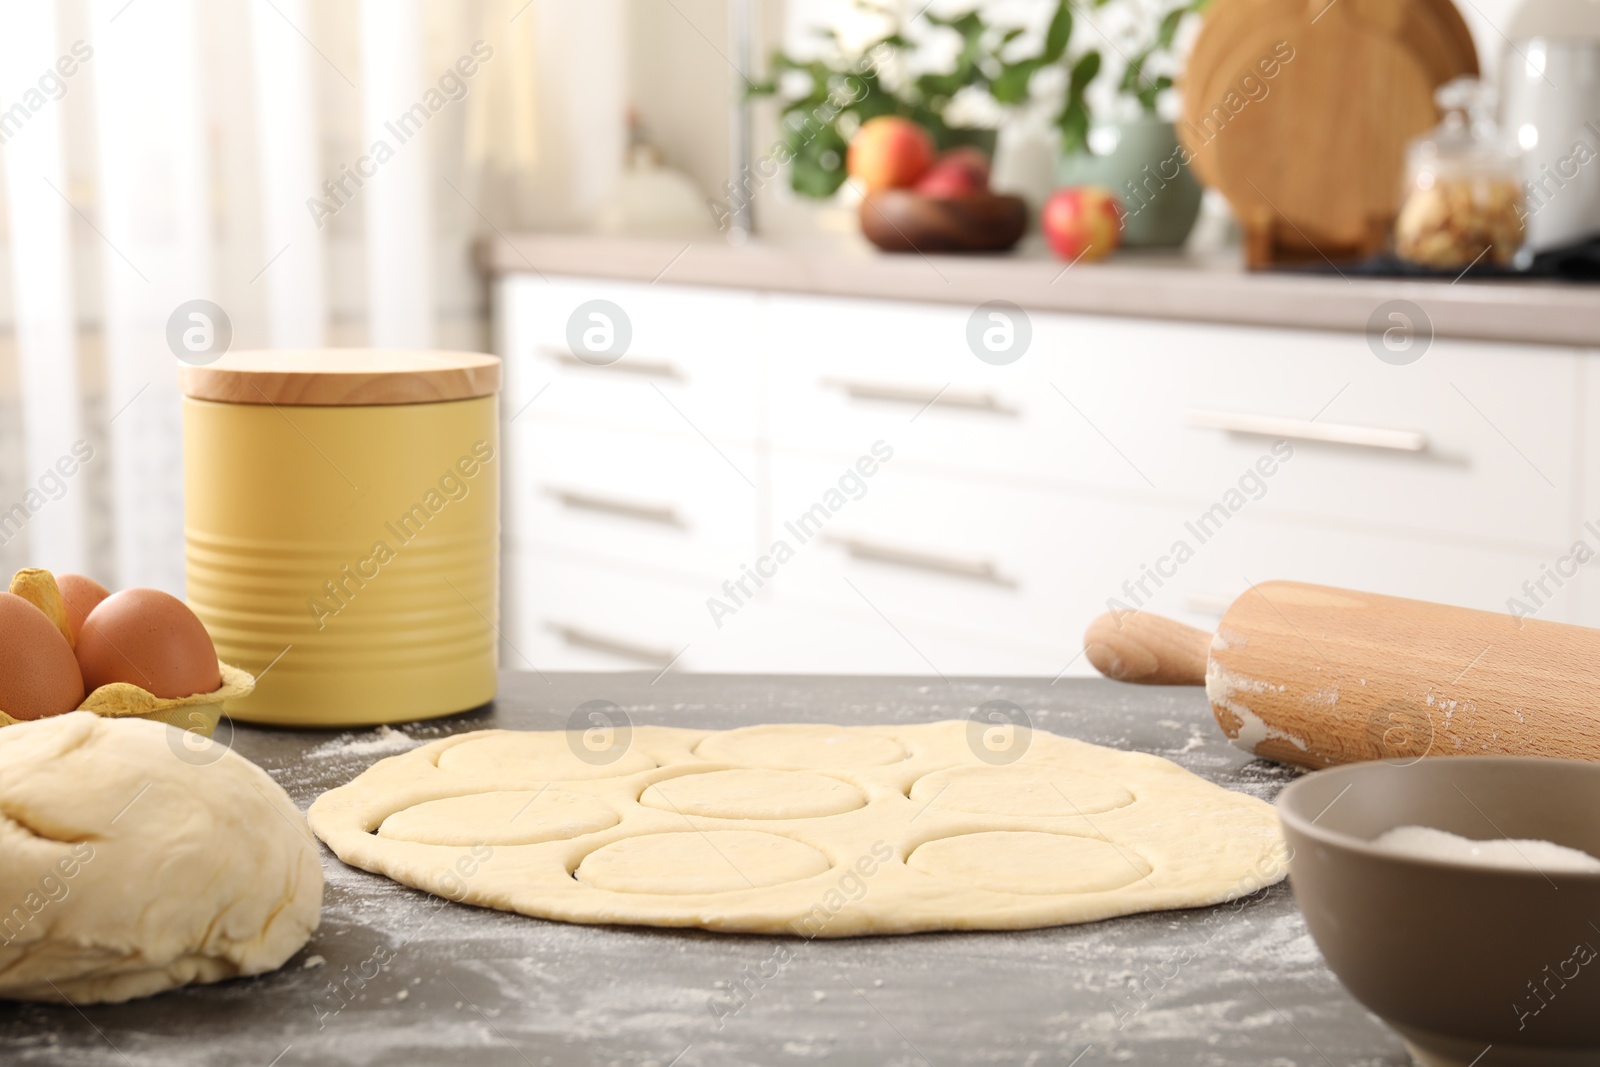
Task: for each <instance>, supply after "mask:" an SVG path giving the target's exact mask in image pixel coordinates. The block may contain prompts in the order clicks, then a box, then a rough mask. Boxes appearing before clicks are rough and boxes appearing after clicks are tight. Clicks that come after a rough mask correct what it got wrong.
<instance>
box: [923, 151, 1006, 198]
mask: <svg viewBox="0 0 1600 1067" xmlns="http://www.w3.org/2000/svg"><path fill="white" fill-rule="evenodd" d="M913 188H915V190H916V191H917V192H919V193H921V194H922V195H923V196H936V197H947V196H971V195H972V194H973V193H981V192H985V191H987V190H988V188H989V158H988V157H987V156H985V155H984V154H983V153H982V152H980V151H978V150H977V149H976V148H967V147H963V148H957V149H954V150H952V151H949V152H946V153H945V154H944V155H942V156H940V157H939V158H938V159H937V160H935V161H934V164H933V166H932V167H931V168H929V170H928V173H926V174H924V175H923V176H922V180H921V181H919V182H917V184H916V185H915V186H914V187H913Z"/></svg>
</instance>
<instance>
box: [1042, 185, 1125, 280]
mask: <svg viewBox="0 0 1600 1067" xmlns="http://www.w3.org/2000/svg"><path fill="white" fill-rule="evenodd" d="M1039 227H1040V229H1042V230H1044V236H1045V239H1046V240H1047V241H1049V242H1050V247H1051V248H1052V249H1053V250H1054V251H1055V254H1056V255H1058V256H1060V257H1061V258H1062V259H1065V260H1067V261H1068V262H1076V261H1077V260H1079V259H1083V260H1087V261H1089V262H1091V263H1092V262H1094V261H1095V260H1097V259H1104V258H1106V257H1107V256H1109V255H1110V254H1111V253H1112V252H1114V251H1116V249H1117V247H1118V246H1119V245H1121V244H1122V204H1121V202H1120V201H1118V200H1117V198H1116V197H1115V196H1114V195H1113V194H1112V192H1111V190H1109V189H1103V188H1101V187H1100V186H1098V185H1079V186H1074V187H1073V188H1070V189H1057V190H1056V191H1055V193H1053V194H1052V195H1051V197H1050V199H1049V200H1046V201H1045V203H1044V209H1043V210H1042V211H1040V213H1039Z"/></svg>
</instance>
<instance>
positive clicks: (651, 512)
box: [545, 487, 688, 530]
mask: <svg viewBox="0 0 1600 1067" xmlns="http://www.w3.org/2000/svg"><path fill="white" fill-rule="evenodd" d="M545 492H546V493H548V494H549V495H550V496H553V497H555V498H556V499H557V500H559V501H560V502H561V506H562V507H564V508H570V509H571V510H573V511H592V512H595V513H597V514H601V515H614V516H616V517H618V518H623V519H635V520H637V521H639V522H650V523H655V524H657V525H660V526H672V527H676V528H677V529H680V530H682V529H685V528H686V527H687V525H688V524H687V523H685V522H684V521H683V519H682V518H681V517H680V516H679V515H678V512H677V510H676V509H675V508H674V507H673V506H672V505H671V504H639V503H635V502H633V501H631V500H618V499H616V498H615V497H604V496H596V495H595V494H593V493H585V492H582V491H581V490H577V489H556V488H553V487H546V488H545Z"/></svg>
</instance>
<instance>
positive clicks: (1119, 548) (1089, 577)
mask: <svg viewBox="0 0 1600 1067" xmlns="http://www.w3.org/2000/svg"><path fill="white" fill-rule="evenodd" d="M898 463H900V458H899V456H898V454H897V455H896V456H895V458H894V459H892V460H890V461H889V462H888V463H886V464H884V465H883V466H882V467H881V469H880V470H879V471H878V472H877V473H876V474H875V475H874V476H873V477H872V478H870V479H866V480H865V489H864V490H862V491H861V494H860V498H859V499H850V494H849V493H848V492H846V493H844V494H842V495H841V496H840V497H835V498H834V499H835V502H838V501H839V500H840V499H842V501H843V502H842V506H840V507H839V508H838V509H837V510H836V511H835V512H833V513H832V514H831V515H830V514H827V500H828V495H829V492H830V491H831V490H835V489H837V488H838V487H839V480H840V478H841V476H842V468H841V466H840V465H839V464H837V463H830V462H828V461H822V460H813V459H804V458H797V457H792V456H781V455H780V456H775V457H774V458H773V466H772V471H773V484H774V489H773V503H774V507H773V514H774V521H775V526H774V537H775V538H781V539H783V540H784V541H785V542H786V543H787V544H789V545H790V546H792V547H793V549H794V558H793V559H792V560H791V561H790V562H788V563H786V564H785V565H784V566H783V567H782V568H781V570H780V571H779V573H778V574H777V577H776V578H775V579H774V585H775V587H776V590H777V601H778V603H780V604H792V605H796V606H811V607H813V608H822V607H826V608H829V609H833V610H840V609H849V610H852V611H861V610H866V611H868V612H870V613H872V614H874V615H876V614H877V613H879V612H881V613H882V615H883V617H884V618H886V619H887V620H888V621H889V622H891V623H892V624H894V625H896V626H902V625H913V626H915V625H922V626H932V627H944V628H946V629H949V630H953V631H962V632H967V633H972V634H975V635H985V636H987V637H990V638H993V639H997V640H1002V641H1005V642H1007V643H1008V644H1011V645H1013V646H1015V647H1017V648H1019V649H1030V650H1034V651H1037V652H1042V653H1046V654H1048V658H1050V659H1052V660H1059V662H1057V663H1055V666H1054V667H1053V668H1051V670H1050V673H1051V674H1054V673H1055V671H1057V670H1059V669H1060V668H1061V667H1062V666H1064V665H1065V664H1066V663H1067V661H1068V660H1069V659H1070V658H1071V657H1072V656H1074V655H1076V654H1077V652H1078V650H1079V648H1080V647H1081V644H1080V638H1081V637H1082V635H1083V629H1084V626H1085V625H1086V624H1087V622H1088V621H1089V619H1090V618H1092V617H1093V616H1094V615H1095V614H1097V613H1098V612H1099V611H1101V610H1104V608H1103V607H1101V606H1100V605H1103V603H1104V600H1105V598H1106V597H1107V596H1108V595H1109V594H1110V592H1111V591H1112V590H1113V589H1115V587H1116V584H1117V582H1120V580H1121V576H1122V575H1123V574H1125V573H1133V574H1137V573H1138V566H1139V562H1140V560H1139V557H1138V552H1140V551H1144V549H1143V548H1142V547H1138V546H1140V538H1139V536H1138V535H1140V534H1145V533H1148V531H1149V530H1151V529H1158V528H1160V526H1161V525H1163V523H1162V521H1161V520H1163V519H1164V518H1165V516H1166V514H1167V511H1166V510H1165V509H1163V508H1162V507H1160V506H1158V505H1156V504H1138V503H1128V502H1123V503H1116V504H1113V503H1108V502H1106V501H1101V500H1095V499H1084V498H1078V497H1073V496H1070V495H1068V494H1066V493H1062V492H1058V491H1055V490H1046V489H1029V488H1019V487H1013V486H1006V485H997V484H993V483H984V482H977V481H968V480H965V479H959V478H954V477H947V476H941V475H935V474H929V473H927V472H925V471H922V470H917V469H913V468H910V467H897V466H896V464H898ZM819 508H820V509H821V510H818V509H819ZM1111 575H1115V576H1117V578H1116V581H1111V580H1110V579H1109V576H1111ZM1063 653H1064V655H1063Z"/></svg>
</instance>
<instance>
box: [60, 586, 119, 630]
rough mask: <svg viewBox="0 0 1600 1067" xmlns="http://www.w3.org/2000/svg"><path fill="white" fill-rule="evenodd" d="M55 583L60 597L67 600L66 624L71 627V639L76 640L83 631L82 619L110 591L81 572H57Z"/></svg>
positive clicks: (109, 593) (108, 594)
mask: <svg viewBox="0 0 1600 1067" xmlns="http://www.w3.org/2000/svg"><path fill="white" fill-rule="evenodd" d="M56 585H57V586H58V587H60V589H61V599H62V600H65V601H66V602H67V625H68V626H71V627H72V639H73V640H74V641H76V640H77V639H78V635H79V634H80V633H82V632H83V620H84V619H86V618H88V616H89V612H91V611H93V610H94V609H95V608H97V607H99V606H100V601H102V600H104V599H105V598H106V597H108V596H110V595H111V591H110V590H108V589H107V588H106V587H105V586H103V585H101V584H100V583H99V582H97V581H95V580H94V579H93V578H85V577H84V576H83V575H81V574H58V575H56Z"/></svg>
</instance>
